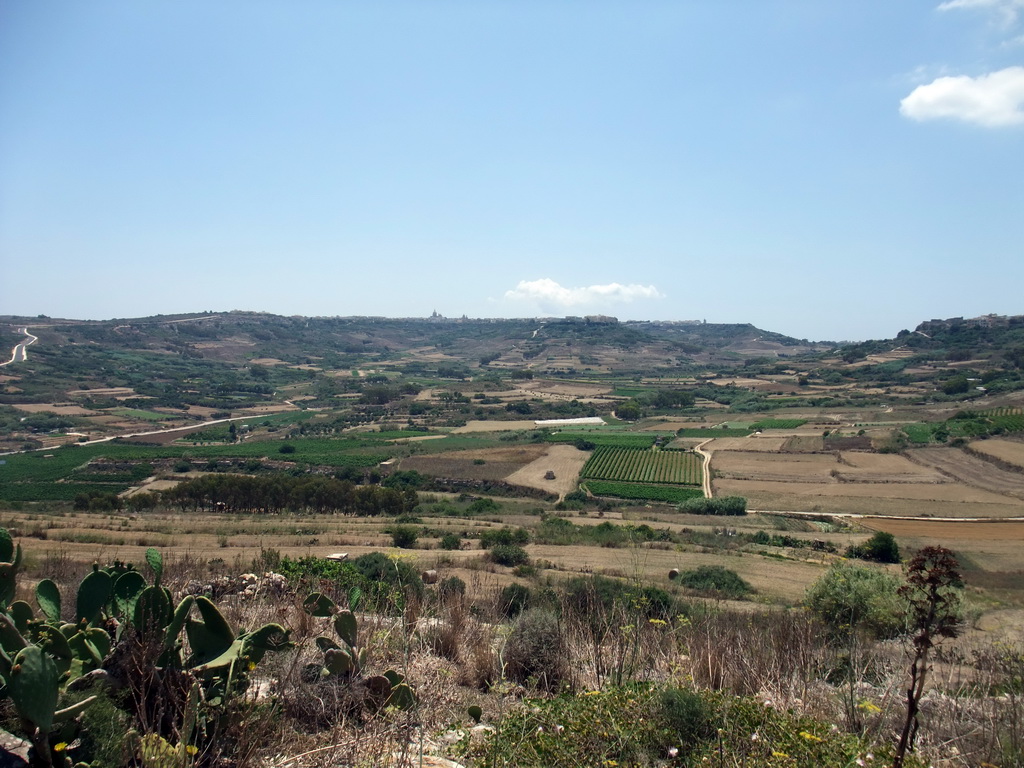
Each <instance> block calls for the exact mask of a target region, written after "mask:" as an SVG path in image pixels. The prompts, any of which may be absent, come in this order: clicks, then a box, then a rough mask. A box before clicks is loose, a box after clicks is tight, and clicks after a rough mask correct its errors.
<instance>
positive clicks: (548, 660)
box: [502, 608, 568, 691]
mask: <svg viewBox="0 0 1024 768" xmlns="http://www.w3.org/2000/svg"><path fill="white" fill-rule="evenodd" d="M502 660H503V661H504V663H505V674H506V675H507V676H508V678H509V679H510V680H513V681H515V682H517V683H523V684H527V683H534V684H536V685H537V687H538V688H542V689H544V690H549V691H550V690H557V689H558V688H559V687H560V685H561V684H562V682H563V681H564V680H566V679H567V676H568V666H567V664H566V657H565V649H564V641H563V638H562V631H561V627H560V626H559V621H558V615H557V614H556V613H554V612H553V611H549V610H545V609H541V608H535V609H533V610H528V611H526V612H524V613H523V614H522V615H521V616H520V617H519V619H518V620H517V621H516V623H515V625H514V626H513V627H512V631H511V633H509V636H508V640H507V641H506V643H505V648H504V650H503V651H502Z"/></svg>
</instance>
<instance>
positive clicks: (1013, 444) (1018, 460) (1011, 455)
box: [969, 438, 1024, 470]
mask: <svg viewBox="0 0 1024 768" xmlns="http://www.w3.org/2000/svg"><path fill="white" fill-rule="evenodd" d="M969 447H970V449H971V451H973V452H975V453H981V454H984V455H985V456H991V457H992V458H994V459H998V460H999V461H1004V462H1006V463H1007V464H1012V465H1013V466H1015V467H1020V468H1021V470H1024V442H1022V441H1018V440H998V439H995V438H989V439H988V440H975V441H974V442H972V443H971V444H970V446H969Z"/></svg>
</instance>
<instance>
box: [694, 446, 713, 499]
mask: <svg viewBox="0 0 1024 768" xmlns="http://www.w3.org/2000/svg"><path fill="white" fill-rule="evenodd" d="M714 439H715V438H711V440H714ZM711 440H705V441H704V442H703V443H698V444H697V445H695V446H694V447H693V450H694V453H699V454H700V455H701V456H703V457H704V469H703V470H702V471H701V481H700V483H701V488H703V490H704V498H705V499H710V498H711V453H710V452H709V451H705V450H704V446H705V445H707V444H708V443H710V442H711Z"/></svg>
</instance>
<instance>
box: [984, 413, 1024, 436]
mask: <svg viewBox="0 0 1024 768" xmlns="http://www.w3.org/2000/svg"><path fill="white" fill-rule="evenodd" d="M992 424H993V426H996V427H1000V428H1002V429H1003V430H1004V431H1005V432H1022V431H1024V415H1014V416H994V417H992Z"/></svg>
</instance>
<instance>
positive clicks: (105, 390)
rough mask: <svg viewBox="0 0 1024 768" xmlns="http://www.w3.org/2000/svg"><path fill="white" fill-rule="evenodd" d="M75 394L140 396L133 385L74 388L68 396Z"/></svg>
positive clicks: (119, 396)
mask: <svg viewBox="0 0 1024 768" xmlns="http://www.w3.org/2000/svg"><path fill="white" fill-rule="evenodd" d="M75 395H85V396H86V397H92V396H93V395H102V396H104V397H116V398H118V399H121V398H125V397H139V395H137V394H136V393H135V390H134V389H132V388H131V387H97V388H96V389H72V390H70V391H69V392H68V396H70V397H74V396H75Z"/></svg>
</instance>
